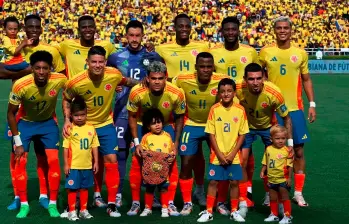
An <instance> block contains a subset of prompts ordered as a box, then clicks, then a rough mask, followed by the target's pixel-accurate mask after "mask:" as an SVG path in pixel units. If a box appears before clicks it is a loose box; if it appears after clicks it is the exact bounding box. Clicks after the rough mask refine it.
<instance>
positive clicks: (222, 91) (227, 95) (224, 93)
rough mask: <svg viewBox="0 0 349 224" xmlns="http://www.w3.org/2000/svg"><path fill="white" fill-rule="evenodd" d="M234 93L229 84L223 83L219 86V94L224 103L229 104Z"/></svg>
mask: <svg viewBox="0 0 349 224" xmlns="http://www.w3.org/2000/svg"><path fill="white" fill-rule="evenodd" d="M234 95H235V91H234V89H233V86H231V85H224V86H221V87H220V88H219V96H220V98H221V99H222V103H223V104H224V105H229V104H231V102H233V98H234Z"/></svg>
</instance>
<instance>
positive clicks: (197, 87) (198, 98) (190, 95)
mask: <svg viewBox="0 0 349 224" xmlns="http://www.w3.org/2000/svg"><path fill="white" fill-rule="evenodd" d="M223 78H229V76H227V75H222V74H218V73H213V75H212V77H211V81H210V83H209V84H207V85H203V84H200V83H199V81H198V80H197V74H196V73H194V74H180V75H179V76H178V77H177V78H176V80H175V84H176V85H177V86H178V87H179V88H182V89H183V91H184V93H185V98H186V100H187V114H186V117H187V118H188V119H187V120H186V121H185V124H186V125H191V126H202V127H205V125H206V121H207V117H208V114H209V112H210V108H211V107H212V106H213V105H214V104H215V103H216V102H217V94H218V83H219V81H221V80H222V79H223Z"/></svg>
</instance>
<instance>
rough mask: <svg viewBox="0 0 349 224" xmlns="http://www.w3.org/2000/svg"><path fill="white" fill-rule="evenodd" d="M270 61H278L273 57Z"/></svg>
mask: <svg viewBox="0 0 349 224" xmlns="http://www.w3.org/2000/svg"><path fill="white" fill-rule="evenodd" d="M270 61H278V59H277V58H276V57H275V56H274V57H273V58H272V59H271V60H270Z"/></svg>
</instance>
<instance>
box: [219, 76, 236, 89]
mask: <svg viewBox="0 0 349 224" xmlns="http://www.w3.org/2000/svg"><path fill="white" fill-rule="evenodd" d="M226 85H229V86H232V87H233V90H234V91H235V90H236V84H235V82H234V80H232V79H229V78H224V79H222V80H221V81H219V83H218V91H219V89H220V88H221V86H226Z"/></svg>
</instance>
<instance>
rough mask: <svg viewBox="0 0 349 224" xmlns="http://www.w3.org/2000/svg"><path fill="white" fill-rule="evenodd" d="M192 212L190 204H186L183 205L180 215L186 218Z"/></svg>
mask: <svg viewBox="0 0 349 224" xmlns="http://www.w3.org/2000/svg"><path fill="white" fill-rule="evenodd" d="M192 211H193V204H192V203H191V202H187V203H185V204H184V206H183V209H182V211H181V215H183V216H187V215H190V213H191V212H192Z"/></svg>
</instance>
